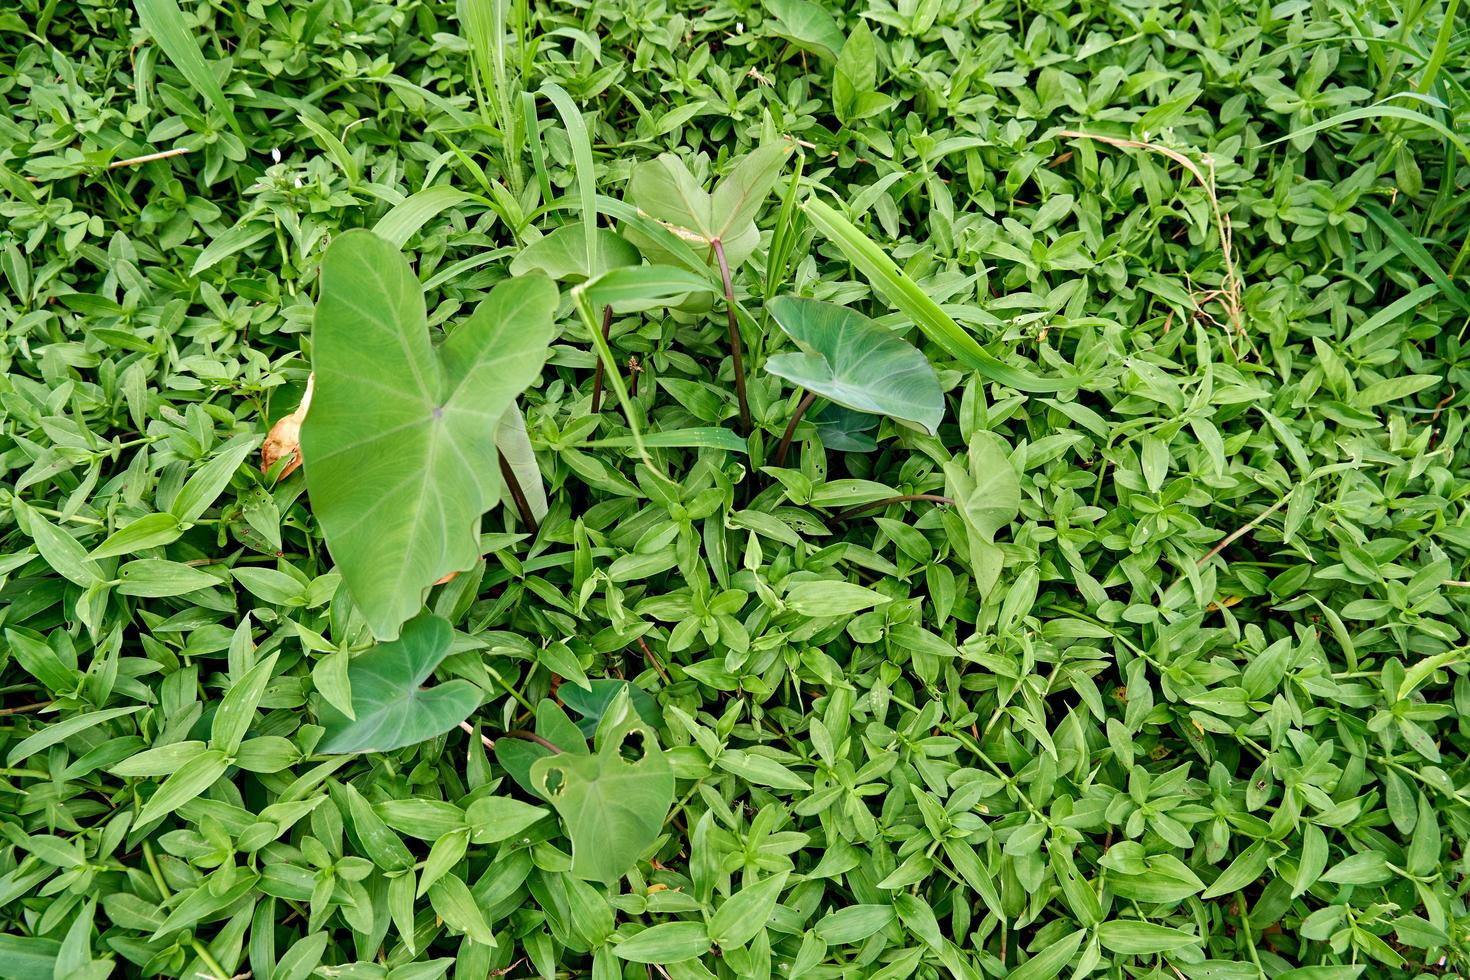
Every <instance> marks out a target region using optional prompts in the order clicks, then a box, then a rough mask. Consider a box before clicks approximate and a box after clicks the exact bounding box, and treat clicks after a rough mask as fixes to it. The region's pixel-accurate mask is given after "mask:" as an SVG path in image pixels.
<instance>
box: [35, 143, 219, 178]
mask: <svg viewBox="0 0 1470 980" xmlns="http://www.w3.org/2000/svg"><path fill="white" fill-rule="evenodd" d="M192 152H194V151H193V150H191V149H189V148H188V147H186V146H176V147H174V148H173V149H172V150H159V151H158V152H157V153H145V154H143V155H142V156H140V157H129V158H128V159H126V160H114V161H112V162H111V163H109V164H108V165H107V169H108V170H117V169H119V168H120V167H135V166H137V165H138V164H141V163H153V162H154V161H155V160H167V159H169V158H170V157H181V156H183V155H184V154H185V153H192ZM39 179H40V178H38V177H27V178H26V180H28V181H30V182H31V183H33V184H34V183H35V182H36V181H37V180H39Z"/></svg>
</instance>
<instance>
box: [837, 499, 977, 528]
mask: <svg viewBox="0 0 1470 980" xmlns="http://www.w3.org/2000/svg"><path fill="white" fill-rule="evenodd" d="M911 500H928V501H930V502H931V503H936V504H953V503H954V501H953V500H952V499H950V498H949V497H945V496H942V495H941V494H937V493H906V494H903V495H902V496H898V497H884V498H883V499H882V500H871V501H869V502H868V503H866V504H858V505H857V506H856V507H849V508H848V509H847V510H844V511H839V512H838V513H836V514H834V515H832V519H833V520H834V521H845V520H847V519H848V518H850V517H856V516H857V515H858V514H861V513H862V512H863V511H865V510H873V509H874V508H876V507H887V506H888V505H889V504H905V503H908V502H909V501H911Z"/></svg>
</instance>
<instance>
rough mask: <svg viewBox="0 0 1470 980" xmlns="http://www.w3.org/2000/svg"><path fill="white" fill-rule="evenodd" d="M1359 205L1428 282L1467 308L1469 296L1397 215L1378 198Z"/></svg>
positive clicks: (1469, 305)
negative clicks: (1390, 211) (1379, 201)
mask: <svg viewBox="0 0 1470 980" xmlns="http://www.w3.org/2000/svg"><path fill="white" fill-rule="evenodd" d="M1358 206H1359V207H1360V208H1362V209H1363V213H1364V214H1366V215H1367V216H1368V217H1370V218H1372V219H1373V223H1374V224H1376V225H1377V226H1378V227H1379V228H1381V229H1382V230H1383V233H1384V235H1386V236H1388V240H1389V241H1391V242H1393V244H1394V247H1396V248H1397V249H1398V250H1399V251H1400V252H1402V253H1403V256H1404V258H1406V259H1408V260H1409V261H1410V262H1412V263H1414V265H1415V266H1417V267H1418V269H1419V271H1420V272H1422V273H1424V274H1425V275H1426V276H1428V277H1429V281H1430V282H1432V283H1434V284H1435V285H1436V286H1438V287H1439V290H1440V292H1442V293H1444V295H1445V298H1446V299H1448V300H1450V301H1451V302H1453V303H1454V304H1455V305H1456V306H1458V307H1460V308H1461V309H1463V310H1465V311H1466V312H1470V297H1467V296H1466V295H1465V293H1463V292H1462V291H1461V290H1460V289H1458V288H1457V287H1456V286H1455V284H1454V283H1453V282H1451V281H1450V277H1449V276H1447V275H1445V271H1444V269H1442V268H1440V265H1439V263H1438V262H1436V261H1434V256H1432V255H1430V254H1429V250H1428V249H1426V248H1425V247H1424V246H1423V245H1422V244H1420V243H1419V239H1417V238H1415V237H1414V236H1413V235H1412V234H1411V233H1410V232H1409V229H1407V228H1405V227H1404V226H1403V224H1402V223H1400V221H1399V220H1398V219H1397V218H1395V217H1394V216H1393V215H1392V214H1389V212H1388V209H1387V208H1385V207H1384V206H1383V205H1382V204H1379V203H1378V202H1377V201H1362V202H1360V203H1359V205H1358Z"/></svg>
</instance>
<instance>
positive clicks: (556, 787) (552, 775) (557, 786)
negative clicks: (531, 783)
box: [541, 769, 567, 796]
mask: <svg viewBox="0 0 1470 980" xmlns="http://www.w3.org/2000/svg"><path fill="white" fill-rule="evenodd" d="M541 784H542V785H543V786H544V787H545V789H546V792H547V793H549V794H551V795H552V796H560V795H561V794H562V790H564V789H566V786H567V781H566V780H565V779H564V778H562V772H561V770H560V769H548V770H546V776H545V777H544V778H543V779H542V780H541Z"/></svg>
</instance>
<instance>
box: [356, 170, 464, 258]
mask: <svg viewBox="0 0 1470 980" xmlns="http://www.w3.org/2000/svg"><path fill="white" fill-rule="evenodd" d="M473 200H478V198H476V197H475V195H473V194H471V193H469V192H468V191H462V190H460V189H459V188H457V187H450V186H449V185H448V184H440V185H437V186H435V187H426V188H424V189H423V190H421V191H419V192H418V193H416V194H410V195H409V196H408V197H406V198H404V199H403V200H402V201H399V202H398V203H397V204H395V205H393V207H392V209H391V210H390V211H389V212H388V213H387V214H385V215H383V216H382V217H381V218H379V219H378V223H377V224H375V225H373V234H374V235H377V236H378V237H379V238H381V239H383V240H384V241H387V242H392V243H393V244H394V245H395V246H397V247H398V248H402V247H403V246H404V245H406V244H407V243H408V240H409V239H410V238H412V237H413V235H414V232H416V231H418V230H419V229H420V228H422V227H423V226H424V225H425V224H427V223H428V222H430V221H431V220H433V219H434V218H435V217H437V216H438V215H439V214H440V213H442V212H444V211H447V210H449V209H450V208H452V207H454V206H455V205H458V204H463V203H465V202H466V201H473Z"/></svg>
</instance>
